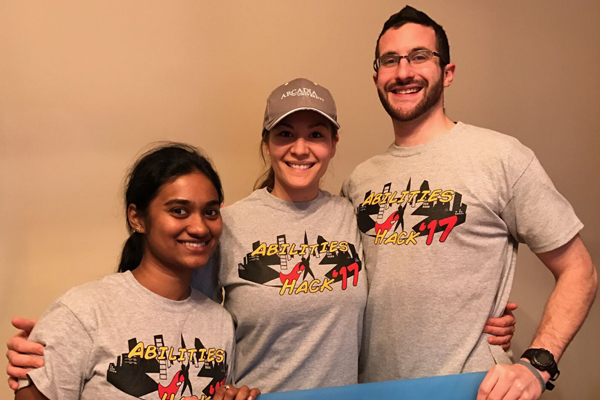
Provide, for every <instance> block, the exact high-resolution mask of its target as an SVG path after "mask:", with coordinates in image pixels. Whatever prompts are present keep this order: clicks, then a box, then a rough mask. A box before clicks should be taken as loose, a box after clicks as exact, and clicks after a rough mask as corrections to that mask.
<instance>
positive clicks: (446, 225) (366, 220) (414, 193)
mask: <svg viewBox="0 0 600 400" xmlns="http://www.w3.org/2000/svg"><path fill="white" fill-rule="evenodd" d="M407 209H408V212H407ZM411 211H412V212H411ZM356 215H357V221H358V228H359V230H360V231H361V232H362V233H364V234H366V235H367V236H371V237H373V238H374V244H376V245H391V244H393V245H411V244H412V245H416V244H417V243H418V242H417V238H420V239H419V242H424V243H425V244H426V245H431V244H432V243H434V242H435V241H437V242H441V243H443V242H445V241H446V239H447V238H448V236H449V235H450V234H451V232H452V230H453V229H454V228H455V227H457V226H459V225H461V224H463V223H464V222H465V221H466V218H467V204H465V203H463V202H462V194H460V193H459V192H457V191H454V190H443V189H433V190H432V189H430V187H429V182H428V181H427V180H424V181H423V183H421V186H420V187H419V189H418V190H411V179H409V180H408V183H407V185H406V188H405V189H404V190H402V189H400V190H398V189H396V188H393V187H392V183H391V182H388V183H386V184H385V185H383V187H382V189H381V191H379V192H374V191H371V190H369V191H368V192H366V193H365V196H364V200H363V202H362V203H361V204H359V205H358V207H356ZM411 216H415V217H416V218H415V217H411ZM411 224H412V226H410V225H411ZM436 233H441V234H440V235H437V236H436ZM422 238H425V239H422Z"/></svg>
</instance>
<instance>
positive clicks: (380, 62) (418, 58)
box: [373, 49, 444, 72]
mask: <svg viewBox="0 0 600 400" xmlns="http://www.w3.org/2000/svg"><path fill="white" fill-rule="evenodd" d="M434 56H435V57H439V58H440V60H442V61H444V60H443V59H442V56H440V54H439V53H437V52H435V51H431V50H428V49H420V50H414V51H411V52H410V53H408V54H407V55H405V56H401V55H400V54H396V53H386V54H384V55H382V56H381V57H379V58H378V59H377V60H375V61H374V62H373V69H374V70H375V72H377V71H378V70H379V68H385V69H387V68H397V67H398V65H400V60H402V59H403V58H406V61H408V63H409V64H410V65H419V64H423V63H425V62H427V61H429V60H431V59H432V58H433V57H434Z"/></svg>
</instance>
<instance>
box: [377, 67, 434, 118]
mask: <svg viewBox="0 0 600 400" xmlns="http://www.w3.org/2000/svg"><path fill="white" fill-rule="evenodd" d="M413 82H415V80H414V79H411V80H409V81H406V82H402V81H399V80H397V81H396V82H394V84H393V86H398V85H408V84H410V83H413ZM421 91H425V93H424V96H423V98H422V99H421V101H420V102H419V103H418V104H417V105H416V106H414V107H413V108H411V109H410V110H406V111H403V110H399V109H396V108H394V107H393V106H392V105H391V104H390V102H389V100H388V98H387V92H382V91H381V89H377V93H378V94H379V100H380V101H381V104H382V105H383V108H385V111H387V113H388V114H389V115H390V117H392V119H394V120H396V121H399V122H408V121H413V120H415V119H417V118H419V117H421V116H422V115H423V114H425V113H427V112H428V111H429V110H430V109H431V108H432V107H433V106H434V105H435V104H436V103H437V102H438V101H439V100H440V98H441V97H442V93H443V92H444V85H443V83H442V77H440V78H439V79H437V80H436V81H434V82H433V85H432V86H423V88H422V89H421Z"/></svg>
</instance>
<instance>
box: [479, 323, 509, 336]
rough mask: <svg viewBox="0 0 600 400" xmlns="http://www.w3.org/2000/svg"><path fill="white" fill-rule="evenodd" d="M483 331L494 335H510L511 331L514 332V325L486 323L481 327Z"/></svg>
mask: <svg viewBox="0 0 600 400" xmlns="http://www.w3.org/2000/svg"><path fill="white" fill-rule="evenodd" d="M483 332H484V333H489V334H490V335H494V336H510V335H512V334H513V333H515V327H514V326H512V325H511V326H492V325H486V326H485V327H484V328H483Z"/></svg>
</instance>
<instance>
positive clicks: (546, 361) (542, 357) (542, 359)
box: [534, 351, 552, 366]
mask: <svg viewBox="0 0 600 400" xmlns="http://www.w3.org/2000/svg"><path fill="white" fill-rule="evenodd" d="M534 358H535V361H536V362H537V363H538V364H540V365H543V366H550V365H551V364H552V356H551V355H550V354H549V353H547V352H545V351H539V352H538V353H537V354H536V355H535V356H534Z"/></svg>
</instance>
